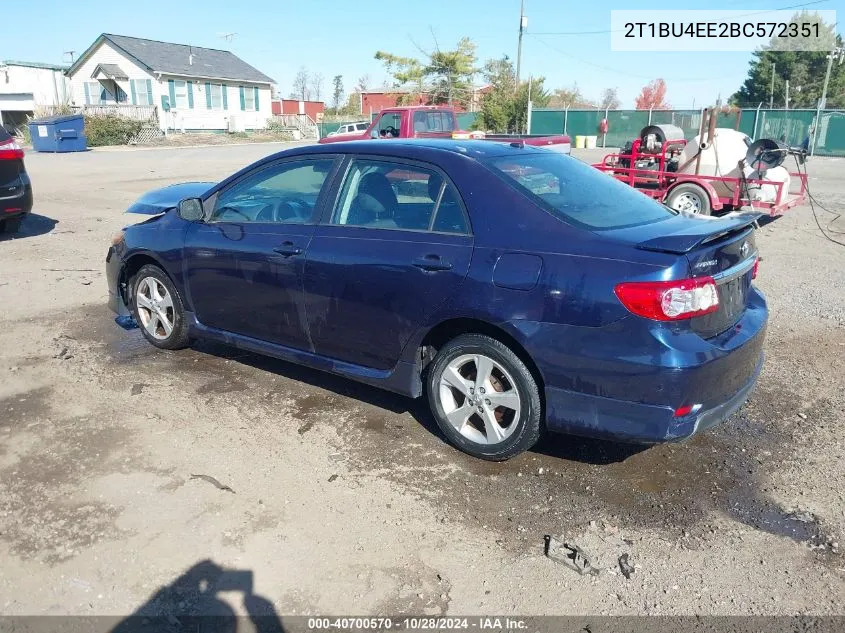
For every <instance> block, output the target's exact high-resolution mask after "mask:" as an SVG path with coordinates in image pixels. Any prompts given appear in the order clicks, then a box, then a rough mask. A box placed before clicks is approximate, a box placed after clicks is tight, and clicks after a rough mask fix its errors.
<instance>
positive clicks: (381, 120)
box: [320, 106, 572, 154]
mask: <svg viewBox="0 0 845 633" xmlns="http://www.w3.org/2000/svg"><path fill="white" fill-rule="evenodd" d="M372 138H375V139H379V138H381V139H392V138H478V139H484V140H488V141H501V142H514V141H520V142H522V143H524V144H525V145H535V146H538V147H545V148H547V149H550V150H552V151H556V152H561V153H563V154H569V152H570V150H571V148H572V145H571V142H570V140H569V136H567V135H566V134H561V135H559V136H531V135H525V136H520V135H516V134H485V133H483V132H466V131H462V130H460V129H459V128H458V121H457V117H456V116H455V111H454V110H453V109H452V108H449V107H444V106H403V107H397V108H389V109H386V110H382V111H381V112H380V113H379V114H378V116H377V117H376V118H375V120H374V121H373V122H372V124H371V125H370V127H369V128H368V129H367V131H366V132H362V133H361V134H345V135H343V136H327V137H325V138H321V139H320V143H339V142H341V141H359V140H364V139H372Z"/></svg>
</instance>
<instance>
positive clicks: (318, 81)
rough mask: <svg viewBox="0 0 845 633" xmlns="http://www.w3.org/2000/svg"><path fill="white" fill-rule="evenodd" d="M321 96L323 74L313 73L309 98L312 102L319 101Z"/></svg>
mask: <svg viewBox="0 0 845 633" xmlns="http://www.w3.org/2000/svg"><path fill="white" fill-rule="evenodd" d="M322 94H323V73H314V74H313V75H311V96H313V97H314V101H319V100H320V96H321V95H322Z"/></svg>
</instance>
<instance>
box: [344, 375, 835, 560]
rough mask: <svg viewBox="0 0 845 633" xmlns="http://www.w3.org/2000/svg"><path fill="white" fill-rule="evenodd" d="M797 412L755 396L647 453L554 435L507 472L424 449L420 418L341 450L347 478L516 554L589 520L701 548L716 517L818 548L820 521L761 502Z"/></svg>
mask: <svg viewBox="0 0 845 633" xmlns="http://www.w3.org/2000/svg"><path fill="white" fill-rule="evenodd" d="M799 402H800V400H799V399H798V398H797V396H796V394H795V393H793V392H791V391H789V390H787V389H784V388H783V387H780V386H777V387H776V386H773V385H761V386H760V388H759V389H758V391H757V393H756V394H755V397H754V401H753V402H752V403H751V404H749V405H748V406H746V407H745V408H743V409H742V410H741V411H740V412H739V413H738V414H736V415H734V416H733V417H732V418H731V419H730V420H729V421H727V422H726V423H725V424H723V425H722V426H720V427H717V428H716V429H713V430H711V431H709V432H707V433H704V434H702V435H700V436H698V437H696V438H694V439H692V440H691V441H688V442H686V443H682V444H663V445H658V446H654V447H649V448H646V447H640V446H629V445H622V444H616V443H612V442H602V441H596V440H587V439H583V438H576V437H570V436H558V435H551V436H549V437H548V438H547V439H546V440H545V441H544V442H543V443H542V444H540V445H538V446H537V447H536V448H535V450H534V451H533V452H529V453H525V454H523V455H520V456H518V457H517V458H514V459H512V460H510V461H508V462H506V463H490V462H483V461H480V460H476V459H473V458H470V457H468V456H466V455H463V454H462V453H459V452H457V451H456V450H454V449H452V448H451V447H450V446H448V445H446V444H445V443H444V442H443V441H437V440H435V441H432V438H431V437H426V435H427V434H426V431H425V429H432V423H431V421H430V420H429V419H428V414H427V413H425V412H424V411H423V410H421V409H415V411H414V413H413V414H411V413H408V414H405V415H391V414H390V413H389V412H385V411H381V412H373V413H367V414H366V415H365V416H364V423H363V424H359V425H351V424H350V425H347V426H346V427H345V428H347V429H349V431H351V432H349V433H347V434H345V435H344V436H341V437H339V442H340V443H342V450H341V454H342V455H344V456H345V458H346V459H347V460H348V463H349V465H350V466H351V467H352V468H353V470H357V471H359V472H371V473H377V474H378V476H383V477H387V478H389V479H391V480H393V481H395V482H397V483H398V484H400V485H401V486H402V487H403V488H405V489H407V490H409V491H410V492H411V493H413V494H414V495H416V496H418V497H420V498H423V499H426V500H428V501H429V502H431V504H432V505H433V506H434V507H436V508H438V509H439V510H440V513H441V516H440V519H441V521H442V522H449V521H454V520H459V521H462V522H465V523H469V524H473V525H475V526H477V527H481V528H482V529H492V530H494V531H495V532H496V534H497V536H498V538H497V539H496V542H497V543H498V544H499V545H500V546H502V547H504V548H506V549H510V550H513V551H515V552H520V553H524V552H525V551H526V550H527V549H534V548H536V547H537V543H539V542H541V541H540V540H538V539H541V536H540V535H542V534H558V533H562V532H572V531H579V530H581V529H583V527H584V526H585V525H587V524H588V523H589V522H591V521H600V522H604V523H606V524H609V525H623V526H625V528H626V529H631V528H642V529H647V530H652V531H657V532H658V533H660V534H662V535H663V536H664V537H665V538H668V539H670V540H674V539H676V538H681V537H683V536H686V537H687V538H689V539H691V540H693V541H695V540H698V541H701V540H707V539H710V538H718V534H719V530H720V529H722V526H721V525H720V523H721V522H720V521H718V518H717V517H718V516H719V515H727V516H729V517H731V518H733V519H735V520H737V521H739V522H741V523H744V524H746V525H748V526H750V527H752V528H754V529H756V530H761V531H765V532H768V533H770V534H773V535H776V536H784V537H788V538H790V539H792V540H794V541H795V542H798V543H803V544H807V545H809V546H816V547H818V546H819V545H821V544H823V543H826V542H828V541H829V534H828V533H827V532H826V531H825V530H824V529H823V528H822V525H823V522H822V523H821V524H818V523H816V524H814V525H795V522H794V521H788V520H786V519H785V517H786V516H787V515H788V514H789V511H790V509H789V508H784V507H780V506H779V505H778V504H777V503H776V502H774V501H773V500H772V499H771V498H770V496H769V495H768V494H767V492H766V490H767V487H769V486H770V485H771V483H770V481H769V476H768V475H769V468H777V465H778V464H779V463H781V462H782V461H783V460H785V459H787V458H789V457H790V456H792V454H793V452H794V449H795V442H794V440H793V437H792V433H790V432H789V430H788V429H789V427H788V425H787V430H784V429H783V426H782V425H780V424H778V423H777V421H779V420H784V419H787V420H788V419H792V418H793V417H795V412H796V411H797V407H798V406H799V404H798V403H799ZM804 409H805V410H808V411H809V412H810V413H809V415H810V417H812V419H814V420H815V422H814V423H816V424H824V423H825V421H827V422H830V421H831V415H832V412H831V409H830V407H829V406H827V405H826V404H825V403H824V402H818V403H817V405H816V406H814V407H812V408H810V409H807V408H806V407H804ZM415 418H418V419H415ZM400 429H401V431H400ZM394 430H395V431H396V433H394V432H393V431H394ZM421 447H425V448H424V449H422V448H421Z"/></svg>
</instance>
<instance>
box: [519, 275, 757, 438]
mask: <svg viewBox="0 0 845 633" xmlns="http://www.w3.org/2000/svg"><path fill="white" fill-rule="evenodd" d="M767 320H768V309H767V307H766V302H765V298H764V297H763V295H762V294H761V293H760V292H759V291H758V290H757V289H756V288H754V287H753V286H752V288H751V290H750V292H749V302H748V306H747V309H746V311H745V313H744V314H743V316H742V318H741V319H740V320H739V321H738V322H737V323H735V324H734V325H733V326H732V327H730V328H729V329H728V330H726V331H725V332H722V333H721V334H719V335H717V336H715V337H713V338H710V339H704V338H702V337H700V336H699V335H697V334H696V333H694V332H692V331H691V330H689V329H684V328H681V327H672V326H667V325H665V324H659V323H657V322H651V321H647V320H646V319H641V318H639V317H633V316H632V317H631V318H626V319H623V320H621V321H618V322H616V323H613V324H611V325H608V326H606V327H603V328H586V327H572V326H564V325H552V324H540V323H533V324H524V325H520V324H518V322H513V323H512V324H513V325H515V326H516V327H517V328H518V329H519V330H520V331H521V333H522V334H524V335H525V338H523V341H522V342H523V344H524V345H525V347H526V350H527V351H528V353H529V354H530V356H531V357H532V359H533V360H534V361H535V362H536V364H537V366H538V368H539V370H540V372H541V374H542V375H543V379H544V382H545V395H546V426H547V428H548V429H549V430H550V431H560V432H565V433H572V434H576V435H588V436H594V437H605V438H611V439H617V440H623V441H631V442H642V443H658V442H666V441H673V440H681V439H685V438H687V437H690V436H692V435H694V434H695V433H697V432H698V431H701V430H703V429H705V428H709V427H711V426H713V425H715V424H718V423H719V422H721V421H723V420H724V419H726V418H727V417H728V416H730V415H731V414H732V413H733V412H734V411H736V409H738V408H739V407H740V406H741V405H742V403H743V402H745V400H746V399H747V397H748V394H749V393H750V391H751V389H752V388H753V386H754V384H755V382H756V380H757V377H758V375H759V373H760V370H761V368H762V363H763V344H764V341H765V335H766V323H767ZM684 406H692V407H694V408H693V411H692V412H691V413H689V414H686V415H682V416H677V417H676V416H675V411H676V410H678V409H679V408H680V407H684Z"/></svg>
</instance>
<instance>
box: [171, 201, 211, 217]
mask: <svg viewBox="0 0 845 633" xmlns="http://www.w3.org/2000/svg"><path fill="white" fill-rule="evenodd" d="M177 211H178V212H179V217H180V218H182V219H183V220H186V221H187V222H199V221H200V220H202V219H203V217H204V215H205V214H204V213H203V210H202V200H200V199H199V198H185V199H184V200H180V201H179V206H178V207H177Z"/></svg>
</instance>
